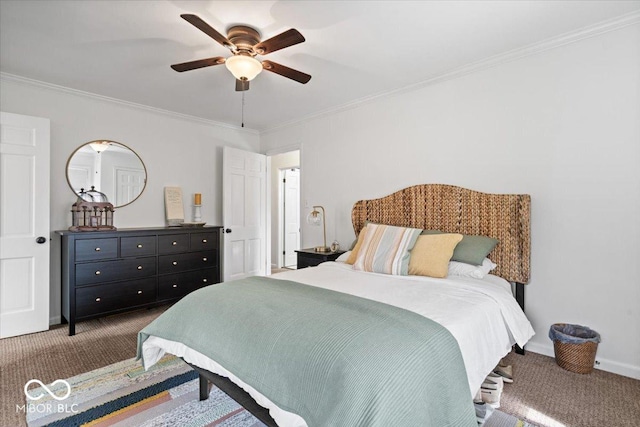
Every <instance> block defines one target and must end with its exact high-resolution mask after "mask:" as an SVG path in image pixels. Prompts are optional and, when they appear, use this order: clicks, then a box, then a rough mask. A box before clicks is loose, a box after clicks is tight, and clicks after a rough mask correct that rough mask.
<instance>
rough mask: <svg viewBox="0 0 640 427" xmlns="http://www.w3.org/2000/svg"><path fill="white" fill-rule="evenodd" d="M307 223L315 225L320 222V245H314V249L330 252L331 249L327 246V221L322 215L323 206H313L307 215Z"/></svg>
mask: <svg viewBox="0 0 640 427" xmlns="http://www.w3.org/2000/svg"><path fill="white" fill-rule="evenodd" d="M318 209H320V210H318ZM307 223H308V224H309V225H316V226H319V225H320V224H322V246H316V247H315V248H314V249H315V251H316V252H331V249H330V248H328V247H327V223H326V219H325V215H324V208H323V207H322V206H314V207H313V210H312V211H311V212H309V215H307Z"/></svg>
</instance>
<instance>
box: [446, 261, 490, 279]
mask: <svg viewBox="0 0 640 427" xmlns="http://www.w3.org/2000/svg"><path fill="white" fill-rule="evenodd" d="M496 267H497V265H496V264H494V263H493V262H492V261H491V260H490V259H489V258H485V259H484V261H482V265H471V264H466V263H464V262H457V261H450V262H449V274H448V275H449V276H458V277H471V278H473V279H484V276H486V275H487V274H489V272H490V271H491V270H493V269H494V268H496Z"/></svg>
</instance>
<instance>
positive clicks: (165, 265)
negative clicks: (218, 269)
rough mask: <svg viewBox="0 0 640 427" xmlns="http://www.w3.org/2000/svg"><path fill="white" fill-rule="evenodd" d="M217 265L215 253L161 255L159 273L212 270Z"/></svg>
mask: <svg viewBox="0 0 640 427" xmlns="http://www.w3.org/2000/svg"><path fill="white" fill-rule="evenodd" d="M217 263H218V260H217V258H216V252H215V251H207V252H191V253H185V254H174V255H160V256H159V257H158V273H159V274H165V273H177V272H179V271H188V270H196V269H200V268H210V267H215V266H216V264H217Z"/></svg>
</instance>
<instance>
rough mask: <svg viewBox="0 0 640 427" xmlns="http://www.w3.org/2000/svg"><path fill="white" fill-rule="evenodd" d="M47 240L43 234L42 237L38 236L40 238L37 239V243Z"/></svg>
mask: <svg viewBox="0 0 640 427" xmlns="http://www.w3.org/2000/svg"><path fill="white" fill-rule="evenodd" d="M46 241H47V239H46V238H45V237H42V236H40V237H38V238H37V239H36V243H39V244H43V243H45V242H46Z"/></svg>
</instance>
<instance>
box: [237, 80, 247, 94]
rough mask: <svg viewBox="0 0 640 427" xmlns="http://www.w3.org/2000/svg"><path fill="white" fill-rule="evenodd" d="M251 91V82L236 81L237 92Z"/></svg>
mask: <svg viewBox="0 0 640 427" xmlns="http://www.w3.org/2000/svg"><path fill="white" fill-rule="evenodd" d="M245 90H249V80H240V79H236V92H242V91H245Z"/></svg>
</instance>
